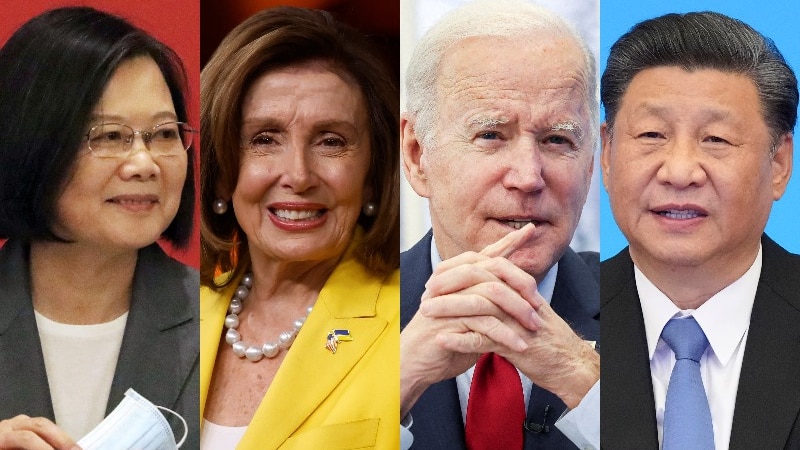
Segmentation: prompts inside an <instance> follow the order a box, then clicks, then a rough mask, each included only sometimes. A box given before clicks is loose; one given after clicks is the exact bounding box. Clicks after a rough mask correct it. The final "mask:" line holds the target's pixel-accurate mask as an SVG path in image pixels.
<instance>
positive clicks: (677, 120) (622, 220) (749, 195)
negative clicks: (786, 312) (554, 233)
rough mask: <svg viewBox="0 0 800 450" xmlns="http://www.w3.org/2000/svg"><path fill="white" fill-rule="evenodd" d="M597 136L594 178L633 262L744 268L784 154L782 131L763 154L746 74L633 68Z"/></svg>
mask: <svg viewBox="0 0 800 450" xmlns="http://www.w3.org/2000/svg"><path fill="white" fill-rule="evenodd" d="M602 135H603V157H602V165H603V174H604V183H605V185H606V188H607V190H608V194H609V198H610V200H611V207H612V210H613V212H614V218H615V219H616V221H617V223H618V224H619V227H620V229H621V230H622V232H623V233H624V234H625V236H626V237H627V238H628V241H629V242H630V252H631V255H632V257H633V258H634V261H636V262H637V264H638V265H640V266H644V267H648V266H651V265H654V264H666V265H669V266H699V265H703V264H709V263H710V264H715V265H716V266H719V267H724V268H726V270H730V269H731V268H735V267H736V266H737V265H741V264H746V266H745V269H746V267H749V264H751V263H752V260H753V257H754V256H755V253H756V251H757V248H758V243H759V239H760V236H761V233H762V232H763V231H764V227H765V225H766V222H767V217H768V216H769V212H770V208H771V206H772V202H773V201H774V200H777V199H778V198H780V196H781V195H782V194H783V191H784V189H785V188H786V183H787V181H788V177H789V174H790V172H791V152H792V140H791V136H783V137H782V138H781V139H779V140H778V142H777V145H778V148H777V153H776V155H775V157H774V158H771V157H770V154H769V152H770V147H771V145H772V139H771V136H770V130H769V129H768V128H767V125H766V123H765V122H764V118H763V117H762V114H761V108H760V102H759V97H758V92H757V90H756V86H755V84H754V83H753V81H752V80H751V79H750V78H748V77H746V76H744V75H740V74H731V73H725V72H721V71H718V70H713V69H703V70H695V71H692V72H688V71H685V70H683V69H681V68H678V67H657V68H651V69H646V70H643V71H641V72H639V73H638V74H637V75H636V76H635V77H634V78H633V80H632V81H631V84H630V86H629V87H628V89H627V91H626V92H625V94H624V95H623V97H622V101H621V103H620V108H619V112H618V113H617V116H616V119H615V122H614V127H613V129H608V128H606V127H605V126H604V128H603V130H602ZM712 267H713V266H712ZM734 270H735V269H734Z"/></svg>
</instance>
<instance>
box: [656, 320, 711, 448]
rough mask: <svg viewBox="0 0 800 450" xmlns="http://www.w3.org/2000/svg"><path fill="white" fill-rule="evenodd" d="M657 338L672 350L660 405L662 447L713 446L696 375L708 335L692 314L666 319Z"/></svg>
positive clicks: (707, 411)
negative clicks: (664, 397)
mask: <svg viewBox="0 0 800 450" xmlns="http://www.w3.org/2000/svg"><path fill="white" fill-rule="evenodd" d="M661 339H664V342H666V343H667V344H668V345H669V346H670V348H671V349H672V351H673V352H674V353H675V367H673V368H672V375H671V376H670V378H669V388H667V403H666V405H665V408H664V445H663V450H714V427H713V425H712V424H711V410H710V409H709V408H708V398H707V397H706V391H705V389H703V379H702V378H701V377H700V357H701V356H703V352H705V351H706V348H707V347H708V339H707V338H706V335H705V334H704V333H703V329H702V328H700V325H698V323H697V322H696V321H695V320H694V318H693V317H688V318H685V319H672V320H670V321H669V322H667V325H666V326H664V330H663V331H662V332H661Z"/></svg>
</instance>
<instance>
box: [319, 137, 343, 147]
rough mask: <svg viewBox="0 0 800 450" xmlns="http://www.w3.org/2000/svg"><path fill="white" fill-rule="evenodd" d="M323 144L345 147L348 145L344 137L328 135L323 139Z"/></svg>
mask: <svg viewBox="0 0 800 450" xmlns="http://www.w3.org/2000/svg"><path fill="white" fill-rule="evenodd" d="M321 144H322V145H323V146H325V147H344V146H345V145H347V143H346V142H345V141H344V139H341V138H337V137H326V138H324V139H323V140H322V142H321Z"/></svg>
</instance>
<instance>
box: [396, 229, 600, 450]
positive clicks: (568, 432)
mask: <svg viewBox="0 0 800 450" xmlns="http://www.w3.org/2000/svg"><path fill="white" fill-rule="evenodd" d="M441 262H442V258H441V257H440V256H439V252H438V250H437V249H436V242H435V241H434V240H433V239H431V266H432V268H433V270H436V266H438V265H439V263H441ZM557 274H558V263H556V264H555V265H553V267H551V268H550V270H549V271H548V272H547V274H546V275H545V277H544V279H542V282H541V283H539V284H538V285H537V290H538V291H539V295H541V296H542V298H544V300H545V301H546V302H547V303H548V304H550V301H551V300H552V298H553V290H554V289H555V285H556V276H557ZM474 372H475V366H472V367H470V368H469V369H467V371H466V372H464V373H462V374H461V375H458V376H457V377H456V386H457V387H458V400H459V402H460V403H461V418H462V420H463V421H464V423H465V424H466V422H467V403H468V401H469V390H470V387H471V386H472V375H473V373H474ZM517 373H518V374H519V377H520V389H522V393H523V397H524V401H525V410H526V413H527V409H528V401H529V400H530V395H531V388H532V387H533V382H532V381H531V380H530V379H529V378H528V377H526V376H525V374H523V373H522V372H520V371H519V369H517ZM553 419H557V420H556V422H555V426H556V427H558V429H559V430H560V431H561V432H562V433H563V434H564V435H565V436H566V437H567V438H568V439H569V440H570V441H572V442H573V443H574V444H575V445H576V446H578V448H580V449H584V450H592V449H598V448H600V381H598V382H597V383H595V385H594V386H593V387H592V389H591V390H590V391H589V392H588V393H587V394H586V396H584V398H583V400H581V402H580V404H578V406H577V407H575V409H573V410H567V411H565V412H564V414H563V415H562V416H561V417H560V418H557V417H556V418H553ZM405 420H409V421H410V420H411V418H410V417H408V418H407V419H405ZM410 428H411V426H410V422H409V423H402V424H401V427H400V436H401V444H400V447H401V448H402V449H403V450H407V449H408V448H409V447H410V446H411V443H412V442H413V434H412V433H411V432H410Z"/></svg>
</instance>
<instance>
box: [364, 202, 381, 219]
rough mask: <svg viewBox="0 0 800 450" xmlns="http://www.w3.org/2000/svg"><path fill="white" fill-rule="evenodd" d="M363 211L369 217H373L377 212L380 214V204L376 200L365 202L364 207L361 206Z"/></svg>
mask: <svg viewBox="0 0 800 450" xmlns="http://www.w3.org/2000/svg"><path fill="white" fill-rule="evenodd" d="M361 212H363V213H364V215H365V216H367V217H373V216H375V214H378V206H377V205H376V204H375V202H367V203H365V204H364V207H363V208H361Z"/></svg>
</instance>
